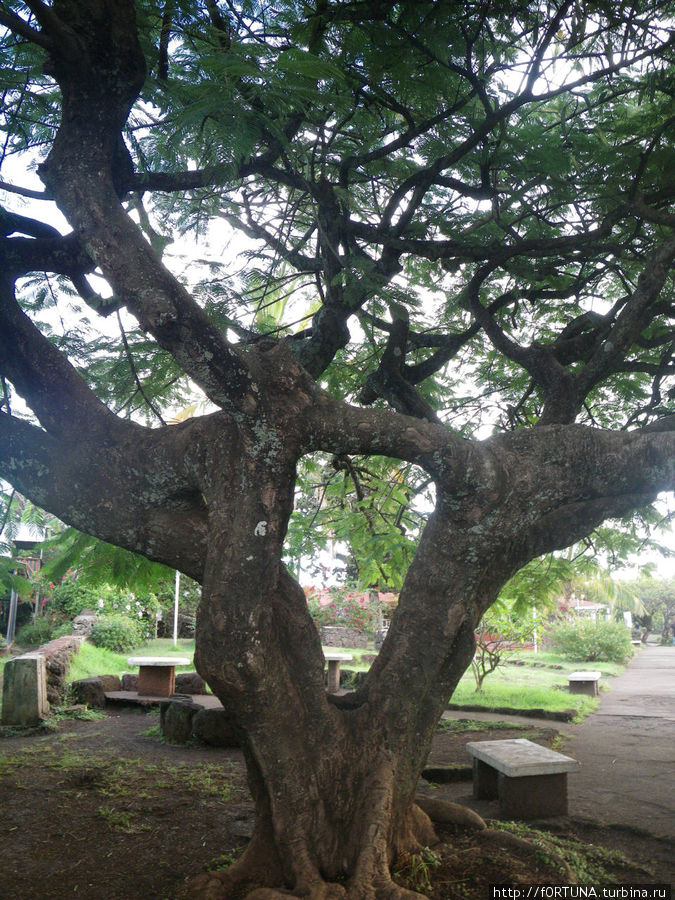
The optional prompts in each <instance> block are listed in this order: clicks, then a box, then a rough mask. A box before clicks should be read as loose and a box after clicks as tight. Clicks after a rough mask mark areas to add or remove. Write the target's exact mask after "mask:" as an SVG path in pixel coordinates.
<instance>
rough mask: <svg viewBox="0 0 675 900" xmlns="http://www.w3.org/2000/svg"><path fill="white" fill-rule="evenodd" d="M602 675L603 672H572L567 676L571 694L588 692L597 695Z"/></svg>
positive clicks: (591, 695) (592, 695)
mask: <svg viewBox="0 0 675 900" xmlns="http://www.w3.org/2000/svg"><path fill="white" fill-rule="evenodd" d="M601 676H602V672H570V674H569V675H568V676H567V683H568V684H569V691H570V694H588V696H589V697H597V696H598V693H599V689H598V682H599V681H600V678H601Z"/></svg>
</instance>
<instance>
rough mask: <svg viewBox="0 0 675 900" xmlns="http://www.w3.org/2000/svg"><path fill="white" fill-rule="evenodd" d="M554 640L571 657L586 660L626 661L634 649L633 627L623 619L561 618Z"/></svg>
mask: <svg viewBox="0 0 675 900" xmlns="http://www.w3.org/2000/svg"><path fill="white" fill-rule="evenodd" d="M551 643H552V644H553V646H554V647H555V648H557V649H558V650H559V651H560V653H562V655H563V656H566V657H567V658H568V659H572V660H582V661H584V662H595V661H596V660H603V659H604V660H608V661H609V662H617V663H625V662H627V661H628V660H629V659H630V658H631V655H632V653H633V650H632V646H631V642H630V631H629V630H628V629H627V628H626V626H625V625H624V624H623V623H621V622H594V621H593V620H592V619H581V620H579V621H576V622H559V623H558V625H556V626H555V627H554V628H553V630H552V631H551Z"/></svg>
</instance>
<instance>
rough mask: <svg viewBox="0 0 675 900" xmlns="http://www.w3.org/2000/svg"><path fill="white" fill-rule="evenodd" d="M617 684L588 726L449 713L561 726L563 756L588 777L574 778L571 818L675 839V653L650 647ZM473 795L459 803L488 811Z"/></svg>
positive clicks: (461, 789) (462, 792)
mask: <svg viewBox="0 0 675 900" xmlns="http://www.w3.org/2000/svg"><path fill="white" fill-rule="evenodd" d="M610 683H611V690H610V691H606V692H602V694H601V702H600V706H599V708H598V710H597V712H595V713H593V714H592V715H591V716H589V717H588V718H587V719H585V720H584V721H583V722H582V723H581V724H580V725H574V724H571V723H561V722H549V721H547V720H545V719H527V718H523V717H519V716H503V715H499V714H491V713H473V712H472V713H462V712H459V711H454V710H453V711H450V712H446V713H445V714H444V715H445V716H449V717H453V718H462V717H467V716H468V717H470V718H475V719H484V720H485V719H488V720H495V719H501V720H504V719H508V720H509V721H515V722H519V723H522V724H528V723H529V724H530V725H540V726H547V727H552V728H555V729H556V730H557V731H559V732H560V733H561V734H562V735H563V736H564V738H565V740H564V743H563V746H562V747H561V751H562V752H563V753H565V754H567V755H568V756H572V757H573V758H574V759H578V760H579V762H580V763H581V771H580V772H576V773H574V774H573V775H570V776H569V777H568V779H567V783H568V795H569V813H570V816H572V817H574V818H585V819H592V820H593V821H596V822H603V823H605V824H607V825H624V826H629V827H633V828H638V829H641V830H644V831H648V832H649V833H651V834H654V835H657V836H661V837H666V838H669V839H672V838H673V837H675V647H672V646H670V647H661V646H657V645H651V644H650V645H647V646H646V647H644V648H643V649H641V650H640V652H639V653H638V654H637V655H636V656H635V657H634V658H633V659H632V660H631V662H630V663H629V665H628V666H627V667H626V668H625V669H624V671H623V672H622V674H621V675H619V676H618V677H617V678H613V679H611V682H610ZM467 761H468V757H467ZM470 791H471V788H470V785H469V786H464V785H457V786H456V788H454V790H453V794H454V796H452V797H451V799H453V800H455V801H456V802H458V803H465V804H466V805H468V806H473V807H474V808H476V809H478V811H479V812H481V811H482V812H483V813H485V812H487V810H486V809H484V808H483V807H482V806H481V803H484V801H474V800H473V798H472V796H471V793H470Z"/></svg>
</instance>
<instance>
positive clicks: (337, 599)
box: [305, 588, 380, 635]
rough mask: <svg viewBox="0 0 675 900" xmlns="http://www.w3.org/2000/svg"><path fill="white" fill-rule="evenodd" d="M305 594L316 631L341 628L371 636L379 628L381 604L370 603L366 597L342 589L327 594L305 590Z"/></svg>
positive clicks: (325, 592) (373, 601) (329, 591)
mask: <svg viewBox="0 0 675 900" xmlns="http://www.w3.org/2000/svg"><path fill="white" fill-rule="evenodd" d="M305 594H306V596H307V605H308V607H309V612H310V615H311V617H312V619H313V620H314V624H315V625H316V627H317V628H320V627H321V626H322V625H342V626H343V627H345V628H353V629H355V630H356V631H364V632H366V633H368V634H370V635H373V634H374V633H375V629H376V628H377V627H378V625H379V621H380V603H379V601H378V600H371V598H370V596H369V594H367V593H363V592H358V591H352V590H346V589H345V588H330V589H329V590H328V591H318V590H316V589H315V588H306V589H305Z"/></svg>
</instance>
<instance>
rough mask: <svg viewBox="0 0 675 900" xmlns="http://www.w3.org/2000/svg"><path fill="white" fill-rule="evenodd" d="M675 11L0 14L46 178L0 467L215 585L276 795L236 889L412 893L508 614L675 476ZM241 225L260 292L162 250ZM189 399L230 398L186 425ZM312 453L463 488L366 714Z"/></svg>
mask: <svg viewBox="0 0 675 900" xmlns="http://www.w3.org/2000/svg"><path fill="white" fill-rule="evenodd" d="M674 11H675V10H674V9H673V6H672V4H670V3H661V2H658V0H645V2H632V3H621V2H619V3H617V2H613V0H612V2H606V0H589V2H585V0H576V2H573V0H555V2H543V0H542V2H534V3H532V2H531V0H523V2H520V0H516V2H510V3H503V2H499V0H495V2H489V0H488V2H484V0H476V2H469V3H456V2H450V0H448V2H430V0H411V2H407V0H404V2H386V0H383V2H372V3H371V2H360V0H354V2H346V0H345V2H343V0H333V2H328V0H315V2H309V3H300V2H296V0H279V2H277V3H274V4H272V3H268V2H266V0H261V2H258V0H227V2H221V0H164V2H161V3H156V2H153V0H137V2H134V0H53V2H52V3H51V4H47V3H45V2H43V0H5V2H3V3H2V5H1V6H0V25H2V26H3V28H4V33H3V35H2V38H1V52H2V56H3V63H4V67H3V79H4V83H3V90H4V115H5V123H6V139H5V141H4V144H3V147H4V157H3V160H4V161H5V162H6V161H7V160H9V161H10V162H11V161H12V159H13V158H14V155H15V154H18V153H21V152H23V153H24V154H26V153H28V154H31V153H32V154H33V156H34V157H37V158H38V160H39V166H38V173H39V176H40V178H41V179H42V182H43V184H44V189H37V188H36V187H35V186H27V185H26V184H25V183H24V184H23V185H22V184H19V183H18V180H17V178H16V175H15V174H14V177H13V178H12V175H13V173H15V172H16V170H15V169H10V170H9V173H10V174H9V176H8V175H5V182H3V188H4V189H5V191H6V194H5V198H6V208H5V209H3V211H2V213H1V215H0V224H2V226H3V228H2V233H3V237H2V243H1V244H0V253H1V259H2V265H1V272H0V372H1V373H2V375H3V384H4V387H5V390H4V397H5V400H4V406H3V409H2V412H1V413H0V436H1V443H0V476H2V477H3V478H4V479H6V480H7V481H8V482H10V483H11V484H13V485H14V486H15V487H16V489H17V490H19V491H20V492H21V493H22V494H24V495H25V496H27V497H29V498H31V499H32V500H33V501H34V502H35V503H36V504H38V505H40V506H41V507H44V508H45V509H48V510H50V511H51V512H52V513H54V514H55V515H57V516H59V517H60V518H61V519H63V520H64V521H66V522H68V523H70V524H72V525H74V526H75V527H77V528H79V529H81V530H82V531H85V532H87V533H89V534H92V535H95V536H97V537H99V538H102V539H104V540H106V541H109V542H112V543H114V544H117V545H119V546H121V547H124V548H127V549H130V550H133V551H135V552H137V553H140V554H143V555H145V556H147V557H148V558H150V559H152V560H156V561H160V562H163V563H166V564H167V565H169V566H172V567H176V568H178V569H180V570H181V571H183V572H185V573H187V574H188V575H190V576H192V577H194V578H196V579H198V580H199V581H200V582H201V583H202V585H203V600H202V603H201V607H200V611H199V621H198V631H197V650H196V664H197V667H198V669H199V671H200V672H201V673H202V675H204V677H205V678H206V679H207V681H208V682H209V684H210V685H211V687H212V689H213V691H214V692H215V693H216V694H217V695H218V697H219V698H220V699H221V700H222V702H223V704H224V706H225V708H226V709H227V710H228V711H229V713H230V714H231V716H232V719H233V721H234V723H235V725H236V727H237V729H238V731H239V733H240V735H241V740H242V746H243V748H244V753H245V757H246V763H247V767H248V773H249V780H250V785H251V790H252V793H253V796H254V799H255V804H256V827H255V831H254V835H253V838H252V840H251V842H250V845H249V847H248V849H247V851H246V853H245V854H244V856H243V857H242V859H241V861H240V862H239V863H238V864H237V865H236V866H234V867H233V868H232V869H231V870H230V871H229V872H228V873H227V874H226V875H224V876H222V878H221V881H222V895H223V896H225V895H226V893H227V891H229V890H230V889H231V887H232V885H234V884H235V883H250V884H251V885H256V884H257V885H261V884H262V885H267V887H266V888H260V887H259V888H257V889H256V890H253V891H252V893H251V894H250V897H251V898H253V897H256V898H263V897H264V898H274V897H277V896H281V894H280V893H279V891H281V890H282V889H284V888H286V889H290V890H291V891H292V892H293V893H294V894H295V895H297V896H305V897H311V898H313V900H318V898H325V897H348V898H350V900H364V898H384V897H386V898H403V897H411V896H418V895H413V894H411V892H410V891H405V890H402V889H399V888H398V887H396V886H395V885H394V884H393V882H392V881H391V878H390V874H389V868H390V864H391V862H392V859H393V858H394V857H395V856H396V854H397V853H399V852H401V851H403V850H410V849H411V848H414V847H416V846H418V845H419V844H420V843H422V844H425V843H428V842H429V841H430V840H431V839H432V832H431V826H430V823H429V820H428V819H427V818H426V816H425V815H424V814H423V813H422V811H421V810H420V809H419V807H417V806H416V805H415V803H414V794H415V785H416V782H417V779H418V776H419V773H420V770H421V767H422V765H423V763H424V760H425V755H426V753H427V750H428V747H429V743H430V740H431V736H432V734H433V732H434V729H435V727H436V723H437V721H438V719H439V716H440V714H441V712H442V710H443V708H444V706H445V704H446V703H447V701H448V698H449V697H450V695H451V694H452V691H453V689H454V687H455V685H456V684H457V682H458V680H459V678H460V677H461V675H462V673H463V672H464V671H465V669H466V668H467V666H468V665H469V663H470V660H471V658H472V655H473V651H474V638H473V634H474V628H475V626H476V624H477V622H478V620H479V618H480V616H481V614H482V613H483V612H484V611H485V610H486V609H487V608H488V607H489V606H490V605H491V604H492V603H493V601H494V600H495V598H496V596H497V594H498V592H499V590H500V588H501V587H502V585H503V584H504V583H505V582H506V580H507V579H508V578H509V577H510V576H511V575H513V573H514V572H516V571H517V570H518V569H519V568H520V567H521V566H523V565H524V564H525V563H527V562H528V561H529V560H530V559H532V558H534V557H536V556H538V555H540V554H542V553H545V552H548V551H551V550H554V549H556V548H562V547H565V546H567V545H569V544H570V543H572V542H573V541H576V540H578V539H579V538H581V537H582V536H583V535H586V534H588V533H589V532H590V531H591V530H592V529H593V528H594V527H595V526H597V525H598V524H599V523H601V522H602V521H603V520H605V519H606V518H615V517H621V516H625V515H627V514H629V513H630V512H631V511H633V510H636V509H639V508H640V507H643V506H644V505H645V504H648V503H650V502H651V501H652V500H653V499H654V498H655V497H656V495H657V493H658V492H659V491H662V490H664V489H669V488H672V487H673V483H674V481H675V477H674V476H675V473H674V468H673V460H674V457H675V436H674V435H673V430H672V429H673V427H675V419H673V417H671V416H669V414H668V413H669V406H668V402H669V397H670V395H669V391H668V379H670V378H672V375H673V373H674V371H675V366H674V362H673V346H674V343H673V339H674V335H673V329H672V324H671V319H672V310H673V305H672V285H673V280H672V265H673V259H674V258H675V236H674V234H673V226H674V225H675V215H674V214H673V212H672V211H671V207H670V204H671V202H672V199H673V196H674V195H675V181H674V180H673V165H672V162H673V122H674V121H675V106H674V99H673V98H674V91H675V83H674V81H673V70H672V68H669V66H670V64H671V63H672V56H673V37H672V35H671V34H670V32H669V30H668V28H669V25H670V24H671V22H672V16H673V12H674ZM20 201H21V202H26V203H28V202H29V201H30V203H31V204H32V205H31V206H30V207H27V208H23V209H22V208H21V207H20V206H19V205H18V204H19V202H20ZM53 204H56V206H57V207H58V209H59V210H60V212H61V214H62V215H63V217H65V221H66V222H67V223H68V227H67V228H66V227H65V225H64V226H63V227H61V226H58V227H56V226H55V225H54V224H53V223H54V222H58V221H61V220H57V219H56V218H55V217H54V216H53V214H52V213H50V209H53ZM34 209H37V210H38V212H32V210H34ZM42 210H44V213H43V212H42ZM219 220H220V221H222V220H227V222H228V223H229V224H228V227H234V228H236V229H238V230H239V232H240V233H241V234H243V235H244V236H245V238H246V240H247V242H248V245H247V246H248V248H249V249H250V250H251V251H253V252H252V254H251V255H250V256H249V257H247V256H246V255H245V254H244V252H243V251H239V252H240V254H241V259H240V261H242V262H243V268H244V272H243V274H241V273H240V274H239V276H238V275H237V274H236V273H234V272H231V271H230V272H229V274H228V272H227V271H226V270H224V269H221V268H219V267H218V265H216V263H215V262H213V261H211V262H212V263H213V265H211V263H209V262H208V260H207V262H202V263H200V262H197V261H196V262H195V263H194V264H193V266H192V267H191V268H190V269H189V270H188V271H187V275H186V277H185V278H183V277H180V273H178V274H177V267H176V265H175V260H174V264H172V263H171V259H170V257H169V256H168V255H166V254H165V253H164V251H165V248H166V244H167V241H168V240H169V239H170V238H171V237H173V236H175V235H177V234H181V233H187V231H192V232H193V233H194V234H197V235H199V234H201V235H203V236H204V239H206V237H207V236H209V235H210V236H211V238H213V235H214V234H216V233H217V232H216V230H215V229H216V223H217V222H218V221H219ZM50 223H51V224H50ZM207 263H208V265H207ZM92 275H97V276H98V278H92V277H91V276H92ZM105 285H107V287H106V286H105ZM75 292H76V293H75ZM287 293H288V294H292V298H291V301H290V302H288V303H287V316H286V318H285V319H284V318H283V316H281V315H280V313H279V310H278V309H276V313H277V314H276V315H266V314H265V313H266V312H269V308H270V307H271V306H273V305H274V304H277V305H278V304H279V303H280V302H281V301H282V300H283V298H284V297H285V294H287ZM78 297H79V298H82V303H80V301H79V300H78ZM83 304H86V306H87V309H86V310H85V309H84V307H83ZM50 305H51V307H52V308H51V310H49V309H48V307H50ZM67 305H70V308H71V315H70V316H69V317H68V318H65V316H64V315H63V313H64V312H65V309H66V306H67ZM92 310H94V311H95V313H96V314H98V315H99V316H101V317H107V316H110V315H111V314H113V315H119V323H120V334H119V340H118V343H119V348H118V349H116V348H115V347H114V346H113V338H112V337H111V336H110V332H109V331H107V332H105V333H104V334H103V335H101V336H98V337H97V336H96V333H95V332H94V331H92V329H93V327H94V326H93V325H92V324H91V323H90V320H91V318H92V312H91V311H92ZM55 311H56V313H59V312H61V314H62V319H63V321H62V322H60V320H59V317H58V315H55ZM48 312H49V314H50V316H51V318H50V317H49V316H48V315H47V313H48ZM294 315H296V316H299V317H300V318H301V319H302V322H300V323H299V324H298V323H296V324H292V319H293V316H294ZM78 316H79V318H78ZM85 319H86V322H85ZM132 319H133V321H135V323H136V324H135V325H132V324H131V322H132ZM108 321H111V320H110V319H108ZM112 321H114V319H113V320H112ZM85 327H86V328H88V329H89V330H88V331H85V330H84V329H85ZM127 363H128V365H127ZM186 378H189V379H190V382H191V383H192V384H194V385H197V386H198V387H199V388H200V389H201V390H202V391H203V393H204V394H205V395H206V397H207V398H208V399H209V401H210V403H211V404H212V407H213V408H214V409H215V411H213V412H210V413H209V414H206V415H202V416H195V417H193V418H191V419H189V420H186V421H184V422H182V423H180V424H174V425H166V424H164V421H163V419H162V415H163V404H165V401H166V402H168V398H169V397H170V396H171V390H172V389H175V387H176V385H178V384H180V383H184V380H185V379H186ZM181 379H183V382H181ZM163 388H166V390H165V391H163ZM12 391H15V392H16V394H18V395H20V396H21V397H22V398H23V400H24V401H25V403H26V404H27V406H28V407H29V408H30V410H31V411H32V414H33V417H31V416H30V415H28V414H25V413H24V414H22V413H21V412H19V411H18V409H17V407H16V406H15V405H12ZM124 391H126V392H127V394H126V399H125V400H123V401H122V400H120V393H121V392H124ZM141 406H144V407H145V408H146V410H147V411H148V415H147V417H146V418H144V417H143V415H141V409H140V407H141ZM132 411H133V414H132ZM488 424H492V425H493V426H494V433H493V434H492V436H490V437H487V438H486V437H484V435H485V434H487V433H488V431H487V430H483V431H482V432H480V435H479V436H481V437H482V438H483V439H478V436H474V430H475V428H476V427H477V426H478V425H482V426H483V427H485V426H486V425H488ZM312 454H329V455H330V456H328V457H326V459H333V460H334V464H335V466H337V467H345V466H346V467H349V466H354V465H356V464H355V463H354V461H353V458H354V457H355V456H356V457H372V456H382V457H387V458H388V460H389V462H387V463H386V466H389V467H390V469H391V470H393V467H394V462H393V461H394V460H398V461H399V462H400V463H402V464H403V465H402V466H400V467H399V471H402V470H403V468H405V467H406V466H409V465H411V466H414V467H416V468H415V471H416V472H418V473H419V472H420V471H421V472H423V473H425V474H423V475H417V476H416V479H417V481H416V483H418V484H419V483H421V482H422V481H423V480H424V479H431V480H432V482H433V489H434V496H435V506H434V509H433V512H431V513H430V514H429V516H428V518H427V521H426V524H425V527H424V530H423V533H422V534H421V536H420V539H419V543H418V545H417V550H416V553H415V555H414V558H413V560H412V562H411V564H410V566H409V569H408V572H407V575H406V577H405V580H404V583H403V586H402V589H401V593H400V602H399V605H398V609H397V611H396V614H395V616H394V618H393V621H392V623H391V628H390V630H389V634H388V637H387V640H386V642H385V644H384V646H383V648H382V651H381V652H380V654H379V656H378V658H377V661H376V662H375V664H374V665H373V667H372V668H371V670H370V672H369V674H368V677H367V678H366V680H365V682H364V683H363V685H362V686H361V687H360V688H359V689H358V690H357V691H355V692H352V693H348V694H345V695H342V696H328V695H327V694H326V690H325V687H324V679H323V657H322V652H321V646H320V642H319V638H318V636H317V633H316V631H315V629H314V627H313V624H312V621H311V619H310V617H309V615H308V611H307V606H306V602H305V597H304V594H303V592H302V590H301V589H300V587H299V585H298V584H297V583H296V581H295V580H294V579H293V578H292V577H291V576H290V574H289V572H288V570H287V569H286V568H285V567H284V565H283V562H282V557H283V553H284V539H285V535H286V533H287V526H288V522H289V517H290V515H291V512H292V509H293V495H294V484H295V478H296V468H297V466H298V464H299V461H300V460H302V459H304V458H306V457H308V456H310V455H312ZM359 464H360V462H359ZM411 490H412V488H411ZM204 889H205V890H206V889H207V888H204ZM208 890H209V891H213V890H215V888H214V886H213V884H211V886H210V887H208ZM209 896H216V894H215V893H209ZM284 896H286V894H284Z"/></svg>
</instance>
